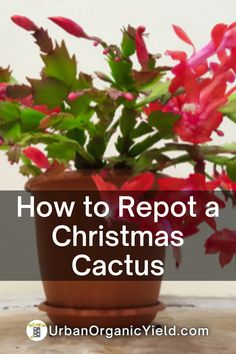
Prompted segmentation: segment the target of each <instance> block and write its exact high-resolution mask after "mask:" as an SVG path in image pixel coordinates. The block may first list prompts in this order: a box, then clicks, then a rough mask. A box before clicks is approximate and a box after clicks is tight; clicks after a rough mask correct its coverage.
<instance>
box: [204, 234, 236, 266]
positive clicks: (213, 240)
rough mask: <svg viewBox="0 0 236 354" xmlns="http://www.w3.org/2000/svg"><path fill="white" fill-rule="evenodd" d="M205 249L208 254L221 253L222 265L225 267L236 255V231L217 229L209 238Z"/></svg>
mask: <svg viewBox="0 0 236 354" xmlns="http://www.w3.org/2000/svg"><path fill="white" fill-rule="evenodd" d="M205 249H206V254H214V253H219V261H220V265H221V266H222V267H224V266H225V265H226V264H228V263H230V262H231V260H232V259H233V257H234V255H236V231H232V230H229V229H223V230H221V231H216V232H215V233H214V234H212V235H211V236H210V237H209V238H208V239H207V241H206V243H205Z"/></svg>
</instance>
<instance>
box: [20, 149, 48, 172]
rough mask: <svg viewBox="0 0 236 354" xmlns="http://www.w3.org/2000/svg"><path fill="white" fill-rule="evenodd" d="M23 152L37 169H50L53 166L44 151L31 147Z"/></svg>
mask: <svg viewBox="0 0 236 354" xmlns="http://www.w3.org/2000/svg"><path fill="white" fill-rule="evenodd" d="M22 152H23V154H24V155H25V156H26V157H27V158H28V159H30V160H31V161H32V162H33V163H34V164H35V165H36V166H37V167H39V168H43V169H49V168H50V167H51V164H50V162H49V160H48V158H47V156H46V155H45V154H44V153H43V152H42V151H40V150H39V149H37V148H36V147H33V146H29V147H27V148H25V149H24V150H23V151H22Z"/></svg>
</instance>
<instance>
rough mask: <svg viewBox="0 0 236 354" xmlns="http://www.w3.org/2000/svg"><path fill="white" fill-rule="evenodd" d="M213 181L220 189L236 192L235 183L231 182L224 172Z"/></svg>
mask: <svg viewBox="0 0 236 354" xmlns="http://www.w3.org/2000/svg"><path fill="white" fill-rule="evenodd" d="M215 180H216V181H217V182H218V183H219V186H220V187H221V188H222V189H225V190H230V191H235V192H236V182H233V181H232V180H231V179H230V178H229V176H228V175H227V174H226V172H225V171H223V172H222V173H221V174H219V175H218V176H216V177H215Z"/></svg>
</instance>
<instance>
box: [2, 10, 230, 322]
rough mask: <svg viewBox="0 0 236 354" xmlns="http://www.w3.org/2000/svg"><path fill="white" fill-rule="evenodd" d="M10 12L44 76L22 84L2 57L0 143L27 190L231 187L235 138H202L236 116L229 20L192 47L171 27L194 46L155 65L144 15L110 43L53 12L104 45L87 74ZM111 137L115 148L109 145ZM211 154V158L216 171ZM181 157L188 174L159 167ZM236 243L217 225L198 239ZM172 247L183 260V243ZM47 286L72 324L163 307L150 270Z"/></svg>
mask: <svg viewBox="0 0 236 354" xmlns="http://www.w3.org/2000/svg"><path fill="white" fill-rule="evenodd" d="M12 20H13V22H15V23H16V24H17V25H18V26H20V27H21V28H23V29H25V30H26V31H28V32H30V33H31V34H32V36H33V37H34V39H35V42H36V44H37V45H38V47H39V49H40V55H41V58H42V61H43V69H42V71H41V74H40V78H38V79H31V78H27V81H28V83H27V84H20V83H18V82H16V80H15V79H13V77H12V75H11V71H10V69H9V68H7V69H3V68H2V69H1V70H0V79H1V84H0V137H1V149H2V150H6V153H7V156H8V160H9V161H10V163H12V164H13V163H19V162H20V163H21V166H20V172H21V173H22V174H23V175H24V176H27V177H31V178H30V179H29V181H28V182H27V184H26V189H27V190H29V191H31V192H35V191H40V190H43V191H45V190H48V191H59V190H96V189H101V190H103V189H104V188H105V189H106V188H107V189H109V188H111V186H113V187H112V188H117V189H118V188H121V189H122V187H123V188H124V186H125V188H128V189H129V188H130V190H135V189H139V190H148V189H157V188H158V189H160V190H163V191H165V190H167V191H170V190H180V191H181V190H193V191H195V190H201V191H209V190H214V189H217V188H222V189H227V190H228V191H229V192H232V193H233V191H234V190H235V187H236V182H234V180H236V158H235V153H236V144H228V145H221V146H218V145H212V144H211V145H207V144H206V143H208V142H210V141H211V140H212V138H213V137H214V135H216V134H217V135H218V136H222V135H223V133H222V131H221V130H219V126H220V125H221V123H222V121H223V118H224V116H227V117H229V118H230V119H231V120H232V121H235V102H236V96H235V95H234V93H233V92H234V89H235V87H234V86H232V83H234V80H235V72H236V67H235V55H236V52H235V48H236V27H235V24H232V25H229V26H227V25H223V24H218V25H216V26H215V27H214V28H213V30H212V32H211V39H210V42H209V43H208V44H207V45H206V46H204V47H203V48H202V49H201V50H199V51H196V49H195V47H194V45H193V43H192V41H191V40H190V38H189V37H188V35H187V34H186V33H185V32H184V31H183V30H182V29H181V28H180V27H178V26H174V31H175V33H176V35H177V36H178V37H179V38H180V39H181V40H182V41H184V42H185V43H186V44H188V45H190V46H191V47H192V49H193V53H192V54H191V55H187V53H185V52H183V51H170V50H168V51H167V52H166V55H168V56H170V57H171V58H172V59H173V60H174V61H177V64H173V66H171V67H170V66H166V65H164V66H162V65H159V60H161V59H160V57H161V55H160V54H151V53H149V51H148V49H147V46H146V44H145V36H146V34H145V28H144V27H143V26H139V27H138V28H133V27H131V26H128V27H127V28H124V29H123V30H122V40H121V45H120V46H117V45H113V44H112V45H110V44H107V43H106V42H105V41H104V40H103V39H100V38H98V37H96V36H92V35H88V34H87V33H86V32H85V31H84V29H83V28H81V27H80V25H78V24H77V23H75V22H74V21H72V20H70V19H67V18H63V17H51V18H50V20H51V21H53V22H54V23H55V24H57V25H58V26H60V27H61V28H63V29H64V30H65V31H66V32H68V33H70V34H71V35H73V36H75V37H77V38H79V39H85V40H87V41H90V42H91V43H92V44H93V45H94V46H95V47H98V49H94V50H100V51H102V53H103V56H104V59H105V60H106V61H107V64H108V68H109V73H108V74H107V73H103V72H100V71H94V73H93V74H92V75H91V74H86V73H84V72H83V71H79V70H80V66H79V65H77V61H76V58H75V56H70V54H69V52H68V50H67V47H66V44H65V42H64V41H62V43H57V42H54V41H52V39H51V38H50V36H49V35H48V32H47V31H46V30H45V29H43V28H42V27H39V26H38V25H37V24H35V23H33V22H32V21H31V20H30V19H28V18H26V17H23V16H13V17H12ZM215 55H216V56H217V57H218V60H217V61H215ZM213 58H214V59H213ZM229 87H231V88H229ZM232 87H233V88H232ZM38 145H40V147H38ZM111 147H112V149H113V150H115V151H116V152H115V153H114V154H113V155H114V156H110V154H108V152H109V150H110V148H111ZM173 152H174V153H175V155H174V157H171V156H173V155H171V154H172V153H173ZM206 162H209V164H212V165H213V166H214V169H213V173H212V172H209V169H207V168H206ZM183 163H189V164H191V165H192V168H193V172H192V173H191V174H190V175H186V176H185V177H183V178H177V177H174V176H173V177H172V176H170V175H169V174H168V175H167V174H166V172H165V170H166V169H168V168H169V167H171V166H181V164H183ZM219 167H220V169H219ZM104 171H105V172H104ZM167 172H168V170H167ZM163 173H165V174H163ZM108 182H109V183H108ZM222 235H224V236H225V237H224V239H223V241H222V237H221V236H222ZM235 244H236V241H235V233H234V232H233V231H231V230H222V231H215V232H214V234H213V235H212V236H211V237H210V238H209V239H208V240H207V242H206V245H205V246H206V251H207V252H208V253H217V252H219V253H220V261H221V264H222V265H225V264H226V263H228V262H230V260H231V259H232V258H233V256H234V254H235V253H236V246H235ZM232 245H233V247H232ZM174 254H175V257H176V262H177V263H179V260H180V259H179V257H180V256H179V253H178V252H177V251H176V250H175V252H174ZM44 289H45V293H46V304H43V305H42V306H41V308H42V309H44V310H46V311H47V312H48V314H49V317H50V318H51V319H52V320H53V321H54V322H56V323H58V324H70V325H71V326H81V325H83V326H86V325H89V324H99V325H103V326H124V325H130V324H133V325H140V324H145V323H149V322H151V320H152V319H153V318H154V317H155V315H156V313H157V312H158V311H159V310H161V309H163V307H164V306H163V304H162V303H160V302H158V296H159V291H160V282H155V281H149V282H142V281H141V282H134V281H129V282H125V283H124V282H119V283H116V282H115V281H109V282H74V281H66V282H65V281H54V282H52V281H48V282H44ZM95 290H96V291H95ZM127 293H129V294H130V296H127ZM91 294H93V296H92V295H91Z"/></svg>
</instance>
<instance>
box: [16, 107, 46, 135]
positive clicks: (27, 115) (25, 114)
mask: <svg viewBox="0 0 236 354" xmlns="http://www.w3.org/2000/svg"><path fill="white" fill-rule="evenodd" d="M44 116H45V114H44V113H42V112H39V111H36V110H34V109H31V108H25V109H22V110H21V112H20V121H21V126H22V131H23V132H28V131H33V130H37V129H38V127H39V124H40V122H41V120H42V119H43V117H44Z"/></svg>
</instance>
